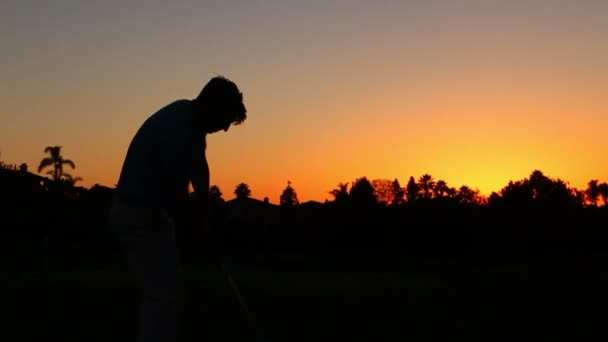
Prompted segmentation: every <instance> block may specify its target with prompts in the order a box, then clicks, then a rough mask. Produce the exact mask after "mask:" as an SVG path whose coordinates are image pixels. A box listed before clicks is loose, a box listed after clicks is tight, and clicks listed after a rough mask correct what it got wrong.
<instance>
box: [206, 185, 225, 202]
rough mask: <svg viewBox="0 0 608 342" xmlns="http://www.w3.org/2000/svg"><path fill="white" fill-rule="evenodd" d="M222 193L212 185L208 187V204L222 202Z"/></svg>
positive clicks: (217, 187)
mask: <svg viewBox="0 0 608 342" xmlns="http://www.w3.org/2000/svg"><path fill="white" fill-rule="evenodd" d="M222 196H223V194H222V191H221V190H220V187H219V186H217V185H212V186H210V187H209V202H211V203H221V202H224V198H223V197H222Z"/></svg>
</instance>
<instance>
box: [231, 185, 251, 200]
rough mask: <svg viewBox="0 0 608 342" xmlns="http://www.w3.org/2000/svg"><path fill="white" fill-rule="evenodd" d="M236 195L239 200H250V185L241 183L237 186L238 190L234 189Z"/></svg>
mask: <svg viewBox="0 0 608 342" xmlns="http://www.w3.org/2000/svg"><path fill="white" fill-rule="evenodd" d="M234 194H235V195H236V198H238V199H244V198H248V197H249V196H251V190H250V189H249V185H247V184H245V183H240V184H239V185H237V186H236V189H234Z"/></svg>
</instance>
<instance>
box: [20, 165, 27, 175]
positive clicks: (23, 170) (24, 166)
mask: <svg viewBox="0 0 608 342" xmlns="http://www.w3.org/2000/svg"><path fill="white" fill-rule="evenodd" d="M27 168H28V166H27V164H26V163H21V165H19V171H21V172H23V173H27Z"/></svg>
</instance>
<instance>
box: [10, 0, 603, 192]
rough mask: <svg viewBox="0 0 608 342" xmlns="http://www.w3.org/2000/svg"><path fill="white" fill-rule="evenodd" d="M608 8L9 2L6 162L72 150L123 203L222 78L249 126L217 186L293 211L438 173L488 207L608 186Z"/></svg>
mask: <svg viewBox="0 0 608 342" xmlns="http://www.w3.org/2000/svg"><path fill="white" fill-rule="evenodd" d="M607 18H608V1H603V0H597V1H594V0H587V1H570V0H569V1H562V0H551V1H550V0H546V1H540V0H538V1H533V0H522V1H516V0H504V1H499V0H475V1H467V0H457V1H454V0H445V1H432V0H420V1H405V0H402V1H358V0H344V1H338V0H334V1H331V0H319V1H317V0H314V1H313V0H300V1H293V0H272V1H271V0H267V1H256V0H242V1H202V0H201V1H194V0H192V1H177V0H176V1H116V0H104V1H84V0H73V1H68V0H54V1H42V0H41V1H30V0H3V1H2V2H0V44H1V51H2V53H1V54H0V65H1V66H2V67H1V70H2V71H1V77H0V152H1V153H2V154H1V156H0V159H1V160H3V161H4V162H7V163H17V164H20V163H23V162H25V163H27V164H28V165H29V168H30V170H33V171H36V169H37V167H38V164H39V163H40V160H41V159H42V158H44V156H45V155H44V152H43V150H44V148H45V147H46V146H49V145H60V146H63V149H62V152H63V155H64V156H65V157H66V158H69V159H72V160H73V161H74V162H75V163H76V170H74V171H71V170H68V171H69V172H70V173H72V174H74V175H76V176H80V177H83V178H84V181H83V182H82V183H81V185H84V186H86V187H89V186H91V185H93V184H95V183H99V184H102V185H107V186H114V184H115V183H116V182H117V179H118V175H119V172H120V168H121V165H122V162H123V160H124V156H125V153H126V150H127V148H128V145H129V142H130V140H131V138H132V136H133V134H134V133H135V131H136V130H137V129H138V128H139V126H140V125H141V123H142V122H143V121H144V120H145V119H146V118H147V117H148V116H149V115H150V114H152V113H153V112H154V111H156V110H157V109H159V108H160V107H162V106H164V105H165V104H167V103H168V102H171V101H174V100H176V99H181V98H188V99H190V98H193V97H195V96H196V95H197V94H198V92H199V91H200V89H201V88H202V86H203V85H204V84H205V83H206V82H207V81H208V80H209V79H210V78H211V77H213V76H215V75H218V74H220V75H224V76H226V77H228V78H230V79H232V80H233V81H235V82H236V83H237V84H238V85H239V87H240V88H241V90H242V91H243V93H244V99H245V104H246V106H247V109H248V119H247V121H246V122H245V123H244V124H243V125H240V126H235V127H233V128H231V130H230V131H229V132H228V133H223V132H222V133H217V134H214V135H211V136H209V137H208V151H207V156H208V160H209V163H210V167H211V183H212V184H217V185H218V186H219V187H220V189H221V190H222V192H223V193H224V197H225V198H226V199H230V198H232V197H234V195H233V190H234V188H235V187H236V185H237V184H238V183H240V182H245V183H247V184H249V186H250V188H251V190H252V196H253V197H256V198H263V197H265V196H268V197H269V198H270V201H271V202H275V203H277V202H278V200H279V195H280V193H281V191H282V189H284V188H285V186H286V185H287V181H288V180H289V181H291V182H292V185H293V186H294V188H295V189H296V191H297V193H298V197H299V199H300V201H308V200H319V201H323V200H324V199H326V198H328V199H331V196H330V195H329V194H328V192H329V191H330V190H331V189H333V188H335V187H336V186H337V184H338V183H340V182H351V181H353V180H355V179H356V178H359V177H362V176H367V177H368V178H370V179H375V178H386V179H394V178H397V179H399V181H400V182H401V184H402V185H405V184H406V182H407V180H408V178H409V177H410V176H414V177H415V178H418V177H419V176H420V175H422V174H424V173H429V174H431V175H432V176H433V177H434V178H435V179H443V180H445V181H446V182H447V183H448V185H450V186H454V187H459V186H461V185H468V186H471V187H473V188H478V189H479V190H480V191H481V192H482V193H484V194H489V193H490V192H492V191H498V190H500V189H501V188H502V187H504V186H505V185H506V184H507V183H508V181H509V180H519V179H523V178H525V177H528V176H529V174H530V173H531V172H532V171H533V170H534V169H539V170H541V171H543V172H544V173H545V174H546V175H547V176H549V177H552V178H561V179H563V180H566V181H568V182H570V184H571V185H572V186H574V187H577V188H581V189H582V188H585V187H586V184H587V182H588V181H589V180H591V179H599V180H600V181H608V147H607V141H608V140H607V138H606V137H607V136H608V133H607V132H608V40H607V37H608V20H607Z"/></svg>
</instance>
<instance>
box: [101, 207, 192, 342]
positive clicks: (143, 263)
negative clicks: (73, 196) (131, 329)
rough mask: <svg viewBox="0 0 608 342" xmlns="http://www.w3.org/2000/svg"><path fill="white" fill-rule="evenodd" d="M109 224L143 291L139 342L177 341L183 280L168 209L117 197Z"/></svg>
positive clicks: (181, 306)
mask: <svg viewBox="0 0 608 342" xmlns="http://www.w3.org/2000/svg"><path fill="white" fill-rule="evenodd" d="M110 227H111V229H112V230H113V232H114V234H115V235H116V238H117V239H118V241H119V243H120V245H121V246H122V247H123V250H124V252H125V256H126V259H127V263H128V266H129V268H130V270H131V271H132V272H133V273H134V275H135V279H136V281H137V284H138V286H139V288H140V290H141V293H142V302H141V311H140V317H139V337H138V341H139V342H175V341H176V340H177V335H178V329H179V325H178V323H179V320H180V316H181V315H182V310H183V297H184V295H183V293H184V283H183V276H182V272H181V268H180V261H179V253H178V249H177V245H176V242H175V227H174V224H173V221H172V220H171V218H170V217H169V216H168V215H167V214H166V212H164V211H162V210H158V209H148V208H141V207H137V206H134V205H131V204H128V203H125V202H124V201H121V200H120V199H115V200H114V202H113V204H112V209H111V211H110Z"/></svg>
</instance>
